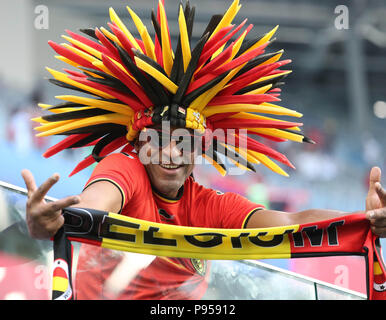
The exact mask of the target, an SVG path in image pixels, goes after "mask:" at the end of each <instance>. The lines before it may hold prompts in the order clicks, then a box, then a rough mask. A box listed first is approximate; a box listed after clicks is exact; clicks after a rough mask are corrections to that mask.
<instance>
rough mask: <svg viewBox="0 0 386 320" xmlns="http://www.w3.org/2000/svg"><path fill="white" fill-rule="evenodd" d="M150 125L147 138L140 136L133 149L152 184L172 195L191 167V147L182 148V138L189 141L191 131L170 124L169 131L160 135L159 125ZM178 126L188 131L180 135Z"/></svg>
mask: <svg viewBox="0 0 386 320" xmlns="http://www.w3.org/2000/svg"><path fill="white" fill-rule="evenodd" d="M153 129H155V130H151V129H148V130H147V133H149V135H148V136H146V139H144V138H143V137H142V138H141V136H140V139H138V140H137V142H136V144H135V149H136V151H137V152H138V154H139V158H140V160H141V162H142V163H143V164H144V166H145V169H146V172H147V174H148V176H149V179H150V182H151V184H152V186H153V187H154V188H155V189H156V190H157V191H158V192H159V193H161V194H162V195H164V196H166V197H169V198H175V197H177V194H178V191H179V189H180V188H181V187H182V186H183V185H184V183H185V180H186V179H187V178H188V177H189V176H190V175H191V173H192V171H193V169H194V158H195V153H194V149H193V148H192V149H190V148H184V144H183V142H184V140H185V142H186V143H188V144H190V141H192V136H191V135H192V134H193V133H192V131H191V130H190V131H188V130H187V129H174V128H171V130H170V132H168V133H166V134H164V133H163V136H161V130H160V128H159V127H154V128H153ZM181 130H184V132H188V133H189V134H188V135H186V134H185V135H182V132H181ZM160 137H161V138H160ZM186 143H185V146H186ZM186 149H188V150H186ZM189 149H190V150H189Z"/></svg>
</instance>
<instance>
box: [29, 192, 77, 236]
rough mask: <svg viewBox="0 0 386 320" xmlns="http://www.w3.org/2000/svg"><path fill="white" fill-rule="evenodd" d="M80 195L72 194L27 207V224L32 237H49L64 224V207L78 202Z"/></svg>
mask: <svg viewBox="0 0 386 320" xmlns="http://www.w3.org/2000/svg"><path fill="white" fill-rule="evenodd" d="M79 202H80V197H79V196H71V197H67V198H64V199H60V200H57V201H53V202H49V203H39V204H36V203H35V204H34V205H32V206H30V208H27V210H28V211H27V224H28V229H29V232H30V234H31V236H32V237H34V238H37V239H47V238H50V237H52V236H54V235H55V234H56V232H57V231H58V230H59V229H60V228H61V227H62V226H63V224H64V217H63V215H62V209H63V208H66V207H69V206H72V205H74V204H78V203H79Z"/></svg>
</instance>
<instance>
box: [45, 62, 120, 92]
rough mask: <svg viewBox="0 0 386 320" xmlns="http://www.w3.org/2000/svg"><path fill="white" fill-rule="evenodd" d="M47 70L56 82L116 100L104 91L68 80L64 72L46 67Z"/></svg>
mask: <svg viewBox="0 0 386 320" xmlns="http://www.w3.org/2000/svg"><path fill="white" fill-rule="evenodd" d="M46 69H47V71H48V72H49V73H51V74H52V76H53V77H54V78H55V79H56V80H58V81H62V82H64V83H67V84H69V85H72V86H74V87H77V88H79V89H83V90H85V91H88V92H90V93H91V94H94V95H97V96H100V97H102V98H105V99H114V97H113V96H111V95H109V94H107V93H105V92H103V91H100V90H97V89H94V88H91V87H89V86H87V85H84V84H82V83H79V82H76V81H74V80H72V79H70V78H68V76H67V75H66V74H64V73H62V72H59V71H56V70H53V69H51V68H48V67H46Z"/></svg>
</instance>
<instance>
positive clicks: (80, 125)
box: [36, 114, 131, 137]
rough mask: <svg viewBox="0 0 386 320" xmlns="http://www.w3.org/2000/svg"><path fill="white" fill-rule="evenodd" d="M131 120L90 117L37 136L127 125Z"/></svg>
mask: <svg viewBox="0 0 386 320" xmlns="http://www.w3.org/2000/svg"><path fill="white" fill-rule="evenodd" d="M130 119H131V117H128V116H123V115H118V114H106V115H101V116H95V117H90V118H85V119H80V120H75V121H72V120H70V122H67V121H62V122H61V125H60V126H58V127H55V128H52V129H50V130H47V131H44V132H41V133H39V134H37V136H38V137H45V136H50V135H54V134H61V133H63V132H66V131H69V130H74V129H79V128H83V127H87V126H91V125H98V124H104V123H115V124H120V125H127V124H128V123H129V121H130ZM56 124H59V122H57V123H56ZM47 126H48V125H45V126H44V127H45V128H44V129H46V127H47ZM38 128H41V127H38ZM38 128H36V130H38ZM38 131H41V130H38Z"/></svg>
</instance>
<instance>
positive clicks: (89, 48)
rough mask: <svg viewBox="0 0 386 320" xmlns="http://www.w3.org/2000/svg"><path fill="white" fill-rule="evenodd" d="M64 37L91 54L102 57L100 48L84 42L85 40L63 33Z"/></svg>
mask: <svg viewBox="0 0 386 320" xmlns="http://www.w3.org/2000/svg"><path fill="white" fill-rule="evenodd" d="M62 38H63V39H66V40H67V41H68V42H70V43H72V44H73V45H76V46H77V47H79V48H81V49H83V50H85V51H87V52H88V53H89V54H91V55H93V56H94V57H96V58H98V59H99V60H101V59H102V54H101V53H100V52H99V51H98V50H95V49H94V48H91V47H90V46H88V45H86V44H84V43H83V42H80V41H78V40H75V39H72V38H70V37H68V36H66V35H62Z"/></svg>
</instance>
